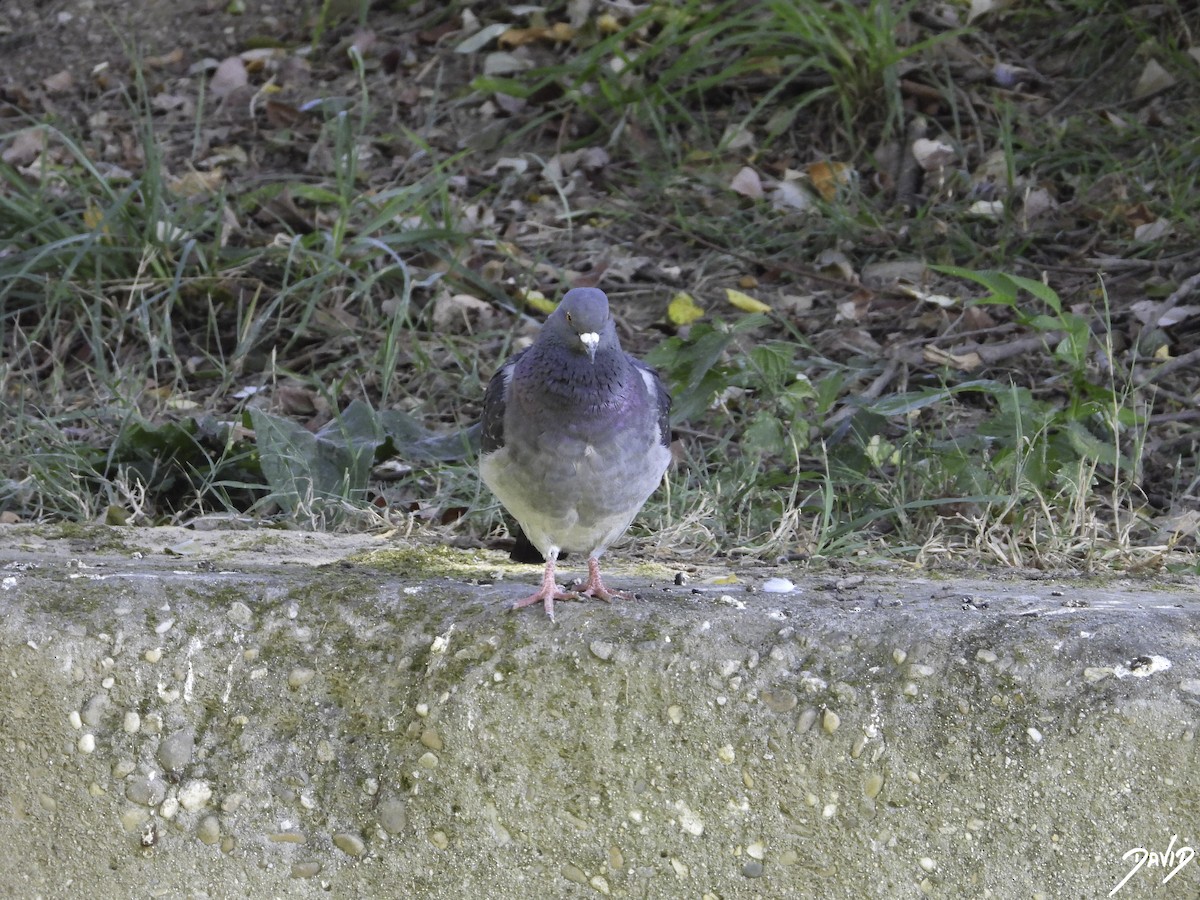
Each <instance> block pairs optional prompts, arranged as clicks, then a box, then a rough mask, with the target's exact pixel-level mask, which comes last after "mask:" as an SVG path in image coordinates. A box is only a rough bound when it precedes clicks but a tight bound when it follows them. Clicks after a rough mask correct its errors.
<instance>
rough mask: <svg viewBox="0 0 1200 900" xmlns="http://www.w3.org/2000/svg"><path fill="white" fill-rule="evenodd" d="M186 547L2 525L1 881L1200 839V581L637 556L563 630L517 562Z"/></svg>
mask: <svg viewBox="0 0 1200 900" xmlns="http://www.w3.org/2000/svg"><path fill="white" fill-rule="evenodd" d="M188 540H189V538H188V537H187V533H185V532H181V531H178V530H173V531H164V532H158V531H133V530H119V531H111V532H109V531H103V530H101V531H94V530H93V531H87V532H83V533H80V534H79V536H77V537H76V538H75V539H73V540H72V539H67V538H63V537H62V536H61V535H60V534H58V533H55V532H43V531H39V530H38V529H30V528H11V527H10V528H5V529H0V566H2V567H3V568H2V569H0V676H2V677H0V761H2V765H0V895H3V896H6V897H7V896H11V897H21V898H24V897H39V896H40V897H48V898H58V897H77V896H88V897H159V896H162V897H185V896H186V897H206V896H207V897H214V898H217V897H222V898H223V897H254V898H258V897H276V896H279V897H283V896H287V897H309V896H311V897H327V896H333V897H339V898H341V897H413V898H500V900H503V898H521V900H529V898H540V897H599V896H612V897H636V898H675V897H687V898H697V900H699V898H702V897H709V898H724V900H731V898H749V897H783V898H787V897H822V898H840V897H846V898H864V897H881V898H885V897H886V898H891V897H914V896H920V895H921V894H922V892H924V893H925V894H928V895H930V896H937V897H989V896H991V897H1000V898H1011V897H1031V896H1039V895H1040V896H1045V897H1053V898H1064V897H1088V898H1091V897H1103V896H1105V895H1107V894H1108V892H1109V891H1110V890H1112V888H1113V887H1114V886H1115V885H1116V884H1117V882H1119V881H1120V880H1121V878H1123V877H1124V875H1125V873H1126V872H1128V871H1129V870H1130V869H1131V868H1132V867H1133V865H1134V863H1135V862H1136V858H1134V857H1131V858H1130V859H1127V860H1123V859H1122V856H1123V855H1124V854H1126V852H1127V851H1129V850H1131V849H1133V848H1137V847H1144V848H1146V849H1147V850H1152V851H1160V852H1161V851H1165V850H1167V848H1168V843H1169V841H1170V840H1171V837H1172V835H1173V834H1175V835H1178V838H1177V840H1176V843H1175V845H1174V848H1173V849H1174V850H1175V851H1179V850H1180V848H1181V847H1184V846H1187V847H1192V846H1197V845H1200V765H1198V761H1197V741H1196V739H1195V735H1196V732H1197V730H1198V722H1197V720H1198V719H1200V646H1198V643H1200V642H1198V639H1197V628H1196V623H1197V613H1198V612H1200V600H1198V595H1197V587H1198V582H1197V580H1196V579H1194V578H1193V579H1190V580H1175V581H1173V582H1172V583H1170V584H1169V585H1166V586H1164V585H1161V584H1158V585H1156V584H1154V583H1153V582H1145V583H1133V582H1126V581H1121V582H1111V583H1108V584H1107V585H1104V586H1098V585H1096V584H1090V583H1083V582H1071V581H1067V580H1061V579H1059V580H1056V579H1053V578H1045V579H1040V580H1029V579H1022V578H1018V577H1015V576H1014V577H1013V578H1012V579H1004V578H999V577H987V578H981V579H978V580H974V581H962V580H954V581H949V580H941V579H938V580H934V579H924V578H919V577H915V576H913V575H911V574H910V573H905V572H899V571H895V570H893V571H891V572H885V573H883V574H879V573H874V574H867V575H865V576H864V577H862V578H857V577H855V578H849V579H845V580H843V581H841V582H839V580H838V578H837V577H836V576H829V575H825V576H817V577H811V576H806V575H805V574H804V573H803V572H801V571H796V570H791V571H788V570H774V571H771V572H763V573H761V575H762V576H765V575H768V574H771V575H783V576H786V577H790V578H792V579H793V580H795V581H796V582H797V584H798V590H797V591H795V592H792V593H785V594H775V593H761V592H760V593H747V592H746V590H745V587H743V586H742V585H736V586H725V587H718V586H708V585H700V586H699V587H698V588H697V589H695V590H694V589H693V588H692V587H674V586H671V585H670V579H669V578H667V577H664V576H660V577H658V578H652V577H648V576H646V575H644V574H643V575H637V574H632V570H629V569H626V572H627V574H626V575H625V576H624V577H621V576H620V575H617V577H615V578H614V579H613V580H614V581H615V582H616V583H617V584H618V586H623V587H636V588H637V589H638V590H639V591H640V592H642V593H643V595H644V596H645V598H646V602H642V603H618V604H614V605H612V606H607V605H605V604H602V603H596V602H589V603H563V604H560V605H559V616H558V619H559V621H558V624H557V625H552V624H551V623H550V622H549V621H547V619H546V617H545V616H544V615H542V614H540V612H537V611H533V610H525V611H523V612H521V613H516V614H509V613H506V612H504V607H505V602H506V601H507V600H511V599H513V598H515V597H517V596H520V595H521V594H522V593H523V592H526V591H527V590H529V589H530V588H531V587H532V586H533V584H534V583H535V581H536V579H537V572H536V570H535V569H533V568H525V569H522V570H505V565H504V561H503V558H502V557H501V556H499V555H498V554H473V553H468V552H461V551H454V552H450V553H443V554H437V555H436V556H435V557H434V560H435V562H436V563H437V564H438V565H441V566H442V567H443V572H444V574H442V575H441V576H430V575H428V574H424V575H423V574H421V572H420V571H418V568H419V566H418V563H419V560H420V556H419V555H403V554H401V555H400V556H399V557H397V558H394V559H391V561H392V562H396V560H397V559H398V566H397V567H396V568H397V571H392V572H388V571H386V570H383V569H379V568H375V567H373V566H372V565H371V564H370V562H362V561H357V562H352V563H347V564H339V563H337V562H333V560H335V559H336V558H337V557H339V556H347V555H349V554H350V553H351V552H352V551H353V550H355V549H357V550H362V549H364V548H381V547H385V546H395V545H388V544H384V542H381V541H380V540H378V539H375V538H356V539H345V538H333V537H328V536H320V537H317V536H304V535H291V536H280V535H278V534H277V533H274V532H246V533H240V534H225V535H221V536H212V535H197V536H195V540H194V542H192V543H190V544H188V543H186V542H187V541H188ZM168 547H173V548H174V549H173V550H172V552H171V553H165V552H164V548H168ZM136 548H142V558H135V554H134V553H133V550H135V549H136ZM238 548H240V549H238ZM176 554H182V555H176ZM380 559H381V560H384V561H387V560H389V559H390V558H389V557H386V556H384V557H380ZM322 561H324V562H326V563H327V564H326V565H325V566H323V567H313V566H311V565H308V563H313V562H322ZM405 569H408V570H410V571H409V574H407V575H405V574H402V572H401V571H399V570H405ZM497 570H505V571H507V572H508V576H507V577H506V578H505V579H504V580H502V581H497V582H495V583H493V584H488V583H487V582H489V581H492V580H493V579H492V577H491V574H492V573H493V572H496V571H497ZM426 571H427V570H426ZM616 571H618V572H619V571H620V570H619V567H618V568H617V569H616ZM668 571H669V570H668ZM740 574H741V578H742V581H743V584H745V583H746V582H749V583H750V584H754V583H756V582H757V581H759V580H761V579H760V578H759V577H758V576H756V575H753V574H752V575H749V576H747V575H745V574H744V573H740ZM481 582H483V583H481ZM1168 666H1169V667H1168ZM144 845H145V846H144ZM1185 855H1186V854H1182V855H1181V854H1178V852H1177V854H1176V856H1175V857H1174V858H1173V859H1172V860H1171V862H1172V863H1174V864H1178V863H1179V862H1181V861H1182V859H1183V856H1185ZM1169 871H1170V869H1169V868H1168V869H1165V870H1164V869H1163V868H1160V867H1156V868H1151V867H1150V866H1149V865H1147V866H1145V867H1143V868H1142V869H1141V871H1138V872H1136V873H1135V874H1134V875H1133V877H1132V878H1130V880H1129V881H1128V883H1127V884H1126V885H1125V887H1124V888H1122V890H1121V891H1120V892H1119V893H1118V895H1117V896H1119V897H1163V898H1172V897H1181V898H1182V897H1194V896H1196V892H1197V890H1198V885H1200V861H1197V862H1193V863H1190V864H1186V863H1185V864H1184V865H1183V868H1182V869H1181V870H1180V871H1179V873H1178V874H1177V875H1176V876H1175V877H1174V879H1173V880H1172V881H1170V882H1169V883H1168V884H1166V885H1162V884H1161V881H1162V879H1163V877H1164V875H1165V874H1167V872H1169Z"/></svg>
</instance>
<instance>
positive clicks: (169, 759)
mask: <svg viewBox="0 0 1200 900" xmlns="http://www.w3.org/2000/svg"><path fill="white" fill-rule="evenodd" d="M195 751H196V736H195V735H194V734H192V732H191V730H190V729H187V728H184V729H182V730H181V731H176V732H174V733H173V734H169V735H167V736H166V737H165V738H163V740H162V742H161V743H159V745H158V754H157V756H158V764H159V765H160V766H162V767H163V769H165V770H166V771H168V772H179V771H182V770H183V769H184V767H186V766H187V765H188V764H189V763H190V762H191V761H192V754H193V753H194V752H195Z"/></svg>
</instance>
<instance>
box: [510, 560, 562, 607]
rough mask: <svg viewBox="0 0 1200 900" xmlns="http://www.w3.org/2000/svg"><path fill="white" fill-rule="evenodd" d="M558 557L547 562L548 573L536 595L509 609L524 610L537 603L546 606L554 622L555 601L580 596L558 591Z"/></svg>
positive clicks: (544, 575)
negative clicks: (555, 566) (556, 572)
mask: <svg viewBox="0 0 1200 900" xmlns="http://www.w3.org/2000/svg"><path fill="white" fill-rule="evenodd" d="M557 557H558V555H557V554H555V555H553V556H551V557H549V558H548V559H547V560H546V571H545V574H543V575H542V586H541V587H540V588H538V590H537V592H536V593H533V594H530V595H529V596H528V597H525V598H524V599H522V600H518V601H517V602H516V603H514V604H513V605H512V606H510V607H509V609H523V608H524V607H526V606H533V604H535V603H545V604H546V615H548V616H549V617H550V621H551V622H553V621H554V601H555V600H574V599H575V598H576V597H578V596H579V595H578V594H574V593H567V592H565V591H560V590H559V589H558V584H557V583H556V582H555V581H554V561H555V560H556V559H557Z"/></svg>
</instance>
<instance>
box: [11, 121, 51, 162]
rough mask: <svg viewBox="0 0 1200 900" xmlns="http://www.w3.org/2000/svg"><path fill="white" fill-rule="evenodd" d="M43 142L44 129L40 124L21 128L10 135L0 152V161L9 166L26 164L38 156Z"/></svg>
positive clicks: (44, 141)
mask: <svg viewBox="0 0 1200 900" xmlns="http://www.w3.org/2000/svg"><path fill="white" fill-rule="evenodd" d="M45 143H46V129H45V128H43V127H42V126H41V125H34V126H33V127H32V128H22V129H21V130H20V131H18V132H17V133H16V134H14V135H13V136H12V140H11V141H9V144H8V146H7V147H5V148H4V152H3V153H0V161H2V162H4V163H7V164H8V165H10V166H27V165H29V164H30V163H31V162H33V161H34V160H35V159H37V158H38V155H39V154H40V153H41V152H42V147H43V146H45Z"/></svg>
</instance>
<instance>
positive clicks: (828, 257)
mask: <svg viewBox="0 0 1200 900" xmlns="http://www.w3.org/2000/svg"><path fill="white" fill-rule="evenodd" d="M817 268H818V269H822V270H824V269H833V270H834V271H835V272H837V273H838V275H839V276H841V278H842V279H844V280H845V281H850V282H854V281H857V280H858V278H857V276H856V275H855V274H854V266H853V265H852V264H851V262H850V258H849V257H848V256H846V254H845V253H843V252H842V251H841V250H822V251H821V252H820V253H819V254H817Z"/></svg>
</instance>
